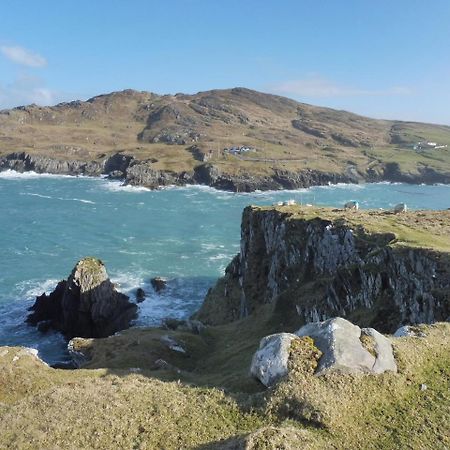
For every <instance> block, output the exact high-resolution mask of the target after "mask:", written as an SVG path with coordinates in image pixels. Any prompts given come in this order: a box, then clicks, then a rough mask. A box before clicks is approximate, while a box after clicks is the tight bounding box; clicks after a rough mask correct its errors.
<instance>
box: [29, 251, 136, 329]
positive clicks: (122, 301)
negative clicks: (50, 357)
mask: <svg viewBox="0 0 450 450" xmlns="http://www.w3.org/2000/svg"><path fill="white" fill-rule="evenodd" d="M31 310H32V311H33V312H32V313H31V314H30V315H29V316H28V317H27V320H26V321H27V322H28V323H30V324H31V325H37V324H38V323H39V322H42V321H50V323H51V326H52V328H54V329H56V330H58V331H61V332H62V333H64V335H65V336H66V337H68V338H72V337H74V336H81V337H106V336H110V335H111V334H114V333H115V332H117V331H119V330H123V329H125V328H128V327H129V326H130V322H131V320H133V319H134V318H135V317H136V310H137V306H136V305H135V304H133V303H130V302H129V299H128V297H127V296H126V295H124V294H122V293H120V292H117V291H116V290H115V288H114V286H113V284H112V283H111V281H110V280H109V278H108V274H107V273H106V269H105V266H104V264H103V263H102V262H101V261H100V260H98V259H95V258H84V259H82V260H81V261H79V262H78V263H77V265H76V266H75V268H74V269H73V271H72V273H71V275H70V276H69V278H68V279H67V280H63V281H60V282H59V283H58V285H57V286H56V289H55V290H54V291H53V292H52V293H51V294H50V295H46V294H43V295H41V296H40V297H37V298H36V302H35V304H34V305H33V306H32V308H31Z"/></svg>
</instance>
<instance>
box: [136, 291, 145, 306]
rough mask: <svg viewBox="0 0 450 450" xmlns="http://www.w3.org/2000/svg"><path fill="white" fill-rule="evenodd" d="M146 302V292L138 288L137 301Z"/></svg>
mask: <svg viewBox="0 0 450 450" xmlns="http://www.w3.org/2000/svg"><path fill="white" fill-rule="evenodd" d="M144 300H145V291H144V289H142V288H137V290H136V301H137V302H138V303H142V302H143V301H144Z"/></svg>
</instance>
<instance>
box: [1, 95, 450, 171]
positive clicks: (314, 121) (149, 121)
mask: <svg viewBox="0 0 450 450" xmlns="http://www.w3.org/2000/svg"><path fill="white" fill-rule="evenodd" d="M419 141H422V142H423V141H434V142H437V143H438V144H440V145H448V146H449V147H450V127H446V126H440V125H430V124H421V123H412V122H398V121H385V120H374V119H369V118H366V117H362V116H358V115H356V114H352V113H349V112H345V111H336V110H332V109H328V108H321V107H316V106H311V105H307V104H302V103H298V102H296V101H293V100H290V99H287V98H283V97H279V96H274V95H269V94H263V93H260V92H256V91H251V90H248V89H243V88H235V89H228V90H213V91H207V92H200V93H198V94H195V95H184V94H177V95H164V96H160V95H156V94H152V93H148V92H137V91H132V90H126V91H122V92H115V93H111V94H107V95H101V96H98V97H94V98H92V99H90V100H88V101H86V102H80V101H77V102H71V103H63V104H59V105H57V106H54V107H38V106H35V105H30V106H26V107H19V108H15V109H12V110H5V111H1V112H0V155H1V154H6V153H10V152H13V151H27V152H30V153H32V154H43V155H46V156H53V157H55V158H60V159H80V160H96V159H102V158H103V157H104V156H105V155H108V154H113V153H115V152H118V151H123V152H125V153H128V154H132V155H134V156H136V157H137V158H138V159H150V158H154V159H157V160H158V161H157V163H156V164H155V166H154V167H155V168H156V169H166V170H176V171H181V170H190V169H192V168H193V167H194V166H196V165H198V164H199V161H197V160H196V159H195V158H194V155H193V154H192V152H191V151H189V148H190V147H191V146H193V145H196V146H197V147H198V148H199V149H200V151H202V152H205V153H207V154H209V151H210V150H211V151H212V161H213V162H214V163H215V164H217V165H218V166H219V167H220V168H221V169H222V170H223V171H224V172H227V173H231V174H235V173H238V172H247V173H254V174H267V173H271V172H273V171H274V170H276V169H289V170H301V169H305V168H310V169H317V170H322V171H331V172H337V173H344V172H345V171H346V170H348V169H349V168H350V167H351V168H353V169H354V170H356V171H358V172H359V173H360V174H362V175H364V174H366V173H367V170H368V169H371V170H372V172H374V173H376V172H379V171H381V170H382V168H383V164H384V163H386V162H398V163H399V164H400V170H402V171H403V172H406V173H411V174H416V173H417V172H418V171H419V170H420V169H423V168H427V167H428V168H431V169H434V170H436V171H438V172H441V173H450V148H449V147H447V148H441V149H433V150H422V151H415V150H413V148H412V147H413V145H414V144H415V143H417V142H419ZM241 145H247V146H251V147H254V148H255V149H256V152H255V153H251V154H247V155H245V158H247V159H250V161H245V160H243V159H242V158H238V157H235V156H230V155H224V154H223V153H222V149H223V148H225V147H228V148H229V147H232V146H241Z"/></svg>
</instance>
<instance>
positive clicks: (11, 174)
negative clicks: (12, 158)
mask: <svg viewBox="0 0 450 450" xmlns="http://www.w3.org/2000/svg"><path fill="white" fill-rule="evenodd" d="M78 177H79V176H77V175H60V174H54V173H37V172H33V171H30V172H16V171H15V170H11V169H8V170H5V171H3V172H0V178H1V179H3V180H27V179H34V178H78Z"/></svg>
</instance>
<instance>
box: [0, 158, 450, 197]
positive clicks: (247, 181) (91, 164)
mask: <svg viewBox="0 0 450 450" xmlns="http://www.w3.org/2000/svg"><path fill="white" fill-rule="evenodd" d="M7 170H13V171H16V172H19V173H27V172H34V173H36V174H48V175H58V176H62V175H69V176H88V177H102V178H107V179H110V180H116V181H121V182H122V183H123V184H124V185H130V186H136V187H145V188H148V189H150V190H156V189H161V188H164V187H169V186H180V187H182V186H189V185H199V186H209V187H212V188H215V189H218V190H220V191H228V192H248V193H251V192H255V191H280V190H295V189H302V188H309V187H313V186H327V185H337V184H360V183H377V182H390V183H396V182H400V183H408V184H450V174H448V173H440V172H436V171H435V170H434V169H430V168H426V167H424V168H423V169H422V170H420V171H419V173H417V174H410V173H403V172H401V170H400V168H399V166H398V164H395V163H388V164H386V165H385V167H384V170H383V172H382V173H375V172H368V173H366V174H361V173H359V172H358V173H356V172H355V171H352V170H347V171H346V172H347V173H336V172H322V171H318V170H311V169H307V168H305V169H304V170H301V171H297V172H290V171H286V170H283V171H281V170H277V169H274V171H273V174H271V175H255V174H251V173H242V174H237V175H236V174H229V173H226V172H223V171H221V169H220V167H219V166H218V165H214V164H213V163H203V164H200V165H198V166H196V167H194V169H193V170H192V171H181V172H176V171H170V170H155V169H153V167H152V163H151V162H149V161H145V160H137V159H135V158H133V157H131V156H128V155H123V154H121V153H116V154H114V155H112V156H110V157H108V158H106V159H102V160H97V161H80V160H60V159H54V158H51V157H47V156H33V155H30V154H28V153H25V152H19V153H17V152H15V153H10V154H7V155H5V156H1V157H0V172H4V171H7Z"/></svg>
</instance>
